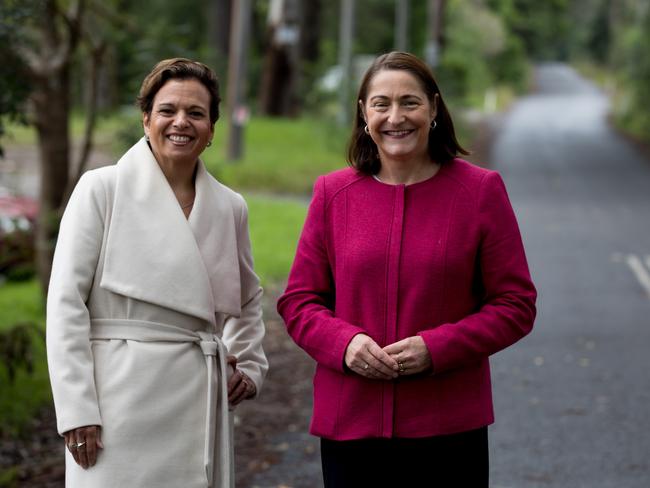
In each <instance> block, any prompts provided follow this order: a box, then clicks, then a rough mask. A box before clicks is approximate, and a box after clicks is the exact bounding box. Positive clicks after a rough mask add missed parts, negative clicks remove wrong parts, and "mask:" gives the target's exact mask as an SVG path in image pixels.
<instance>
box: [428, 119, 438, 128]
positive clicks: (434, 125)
mask: <svg viewBox="0 0 650 488" xmlns="http://www.w3.org/2000/svg"><path fill="white" fill-rule="evenodd" d="M436 125H438V124H436V119H433V122H432V123H431V129H430V130H434V129H435V128H436Z"/></svg>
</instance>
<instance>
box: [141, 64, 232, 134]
mask: <svg viewBox="0 0 650 488" xmlns="http://www.w3.org/2000/svg"><path fill="white" fill-rule="evenodd" d="M172 79H176V80H179V79H180V80H188V79H195V80H197V81H199V82H200V83H201V84H202V85H203V86H205V88H206V89H207V90H208V92H209V93H210V122H211V123H212V125H214V124H215V122H216V121H217V120H219V102H220V101H221V98H220V97H219V80H218V79H217V75H216V74H215V73H214V71H212V70H211V69H210V68H208V67H207V66H206V65H205V64H203V63H199V62H198V61H193V60H191V59H187V58H171V59H163V60H162V61H160V62H159V63H158V64H156V66H154V67H153V69H152V70H151V72H150V73H149V74H148V75H147V76H146V77H145V78H144V80H143V81H142V86H141V87H140V93H139V95H138V98H137V100H136V103H137V105H138V107H139V108H140V110H141V111H142V113H145V114H151V110H152V108H153V99H154V98H155V97H156V94H157V93H158V91H159V90H160V89H161V88H162V87H163V85H164V84H165V83H167V82H168V81H169V80H172Z"/></svg>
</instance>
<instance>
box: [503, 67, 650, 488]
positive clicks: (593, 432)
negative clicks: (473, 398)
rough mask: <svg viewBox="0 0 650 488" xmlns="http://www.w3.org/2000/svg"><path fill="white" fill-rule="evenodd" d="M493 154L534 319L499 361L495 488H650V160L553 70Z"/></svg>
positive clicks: (577, 85) (588, 88) (585, 88)
mask: <svg viewBox="0 0 650 488" xmlns="http://www.w3.org/2000/svg"><path fill="white" fill-rule="evenodd" d="M537 75H538V76H537V83H538V91H537V92H536V93H535V94H534V95H531V96H528V97H526V98H523V99H522V100H520V101H519V102H518V103H517V104H516V105H515V106H514V107H513V109H512V110H511V112H510V113H509V114H508V116H507V118H506V120H505V121H504V123H503V126H502V127H501V130H500V131H499V132H498V134H499V135H498V138H497V139H496V141H495V144H494V146H493V148H492V153H491V157H490V160H491V167H492V168H494V169H497V170H499V171H500V172H501V173H502V175H503V177H504V180H505V182H506V185H507V187H508V191H509V194H510V197H511V200H512V202H513V206H514V207H515V211H516V213H517V215H518V218H519V223H520V227H521V231H522V235H523V238H524V242H525V245H526V250H527V255H528V260H529V264H530V267H531V273H532V275H533V280H534V281H535V284H536V285H537V287H538V291H539V299H538V318H537V321H536V324H535V328H534V330H533V332H532V333H531V335H529V336H528V337H527V338H525V339H524V340H523V341H521V342H519V343H518V344H516V345H515V346H513V347H511V348H509V349H507V350H505V351H502V352H501V353H499V354H497V355H495V356H494V357H493V358H492V367H493V384H494V396H495V406H496V415H497V420H496V424H495V425H494V426H493V427H492V428H491V431H490V435H491V438H490V453H491V466H492V470H491V486H492V487H494V488H518V487H527V488H528V487H530V488H534V487H540V488H547V487H567V488H569V487H570V488H580V487H589V488H607V487H612V488H627V487H630V488H632V487H635V488H647V487H650V161H648V159H647V158H645V157H644V156H643V155H642V154H641V152H640V151H638V150H637V149H636V148H635V146H633V145H632V144H630V143H629V142H627V141H626V140H624V139H623V138H621V137H620V136H619V135H617V134H616V133H615V132H614V131H613V130H612V129H611V128H610V127H609V125H608V123H607V113H608V109H609V107H608V101H607V99H606V97H605V96H604V95H603V94H602V93H601V92H599V91H598V90H597V89H596V88H595V87H594V86H593V85H591V84H589V83H588V82H586V81H585V80H584V79H582V78H580V77H579V76H578V75H577V74H576V73H575V72H574V71H573V70H571V69H570V68H568V67H566V66H564V65H559V64H549V65H544V66H541V67H540V68H539V70H538V73H537Z"/></svg>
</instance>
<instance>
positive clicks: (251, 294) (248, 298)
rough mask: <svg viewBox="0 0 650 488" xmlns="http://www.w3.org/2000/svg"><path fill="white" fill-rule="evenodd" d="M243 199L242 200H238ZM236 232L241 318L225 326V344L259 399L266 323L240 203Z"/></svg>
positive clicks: (245, 215)
mask: <svg viewBox="0 0 650 488" xmlns="http://www.w3.org/2000/svg"><path fill="white" fill-rule="evenodd" d="M239 198H241V197H239ZM239 209H240V215H239V219H238V229H237V246H238V254H239V276H240V279H241V294H242V297H241V302H242V308H241V314H240V316H239V317H232V316H231V317H228V318H227V319H226V321H225V323H224V329H223V342H224V343H225V344H226V347H228V352H229V353H230V354H233V355H234V356H236V357H237V368H238V369H240V370H241V371H242V372H244V373H245V374H246V375H247V376H248V377H249V378H250V379H251V380H252V381H253V382H254V383H255V387H256V389H257V393H256V394H257V395H259V393H260V391H261V389H262V383H263V381H264V377H265V376H266V372H267V370H268V368H269V363H268V361H267V359H266V355H265V354H264V350H263V348H262V340H263V339H264V322H263V321H262V287H261V286H260V280H259V278H258V277H257V275H256V274H255V271H254V270H253V255H252V252H251V242H250V236H249V233H248V210H247V208H246V202H245V201H244V199H243V198H241V200H240V205H239Z"/></svg>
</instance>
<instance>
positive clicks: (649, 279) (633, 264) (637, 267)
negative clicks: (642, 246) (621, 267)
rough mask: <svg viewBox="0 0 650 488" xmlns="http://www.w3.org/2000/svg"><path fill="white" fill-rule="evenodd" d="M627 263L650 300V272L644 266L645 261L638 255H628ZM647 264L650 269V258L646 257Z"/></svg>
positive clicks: (626, 257)
mask: <svg viewBox="0 0 650 488" xmlns="http://www.w3.org/2000/svg"><path fill="white" fill-rule="evenodd" d="M625 262H626V263H627V265H628V266H629V267H630V269H631V270H632V272H633V273H634V275H635V276H636V279H637V280H638V281H639V283H640V284H641V286H642V287H643V288H644V289H645V292H646V294H647V295H648V298H650V272H648V270H647V269H646V268H645V266H643V261H641V258H639V257H638V256H637V255H636V254H628V255H627V256H625ZM646 263H648V268H650V256H646Z"/></svg>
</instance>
